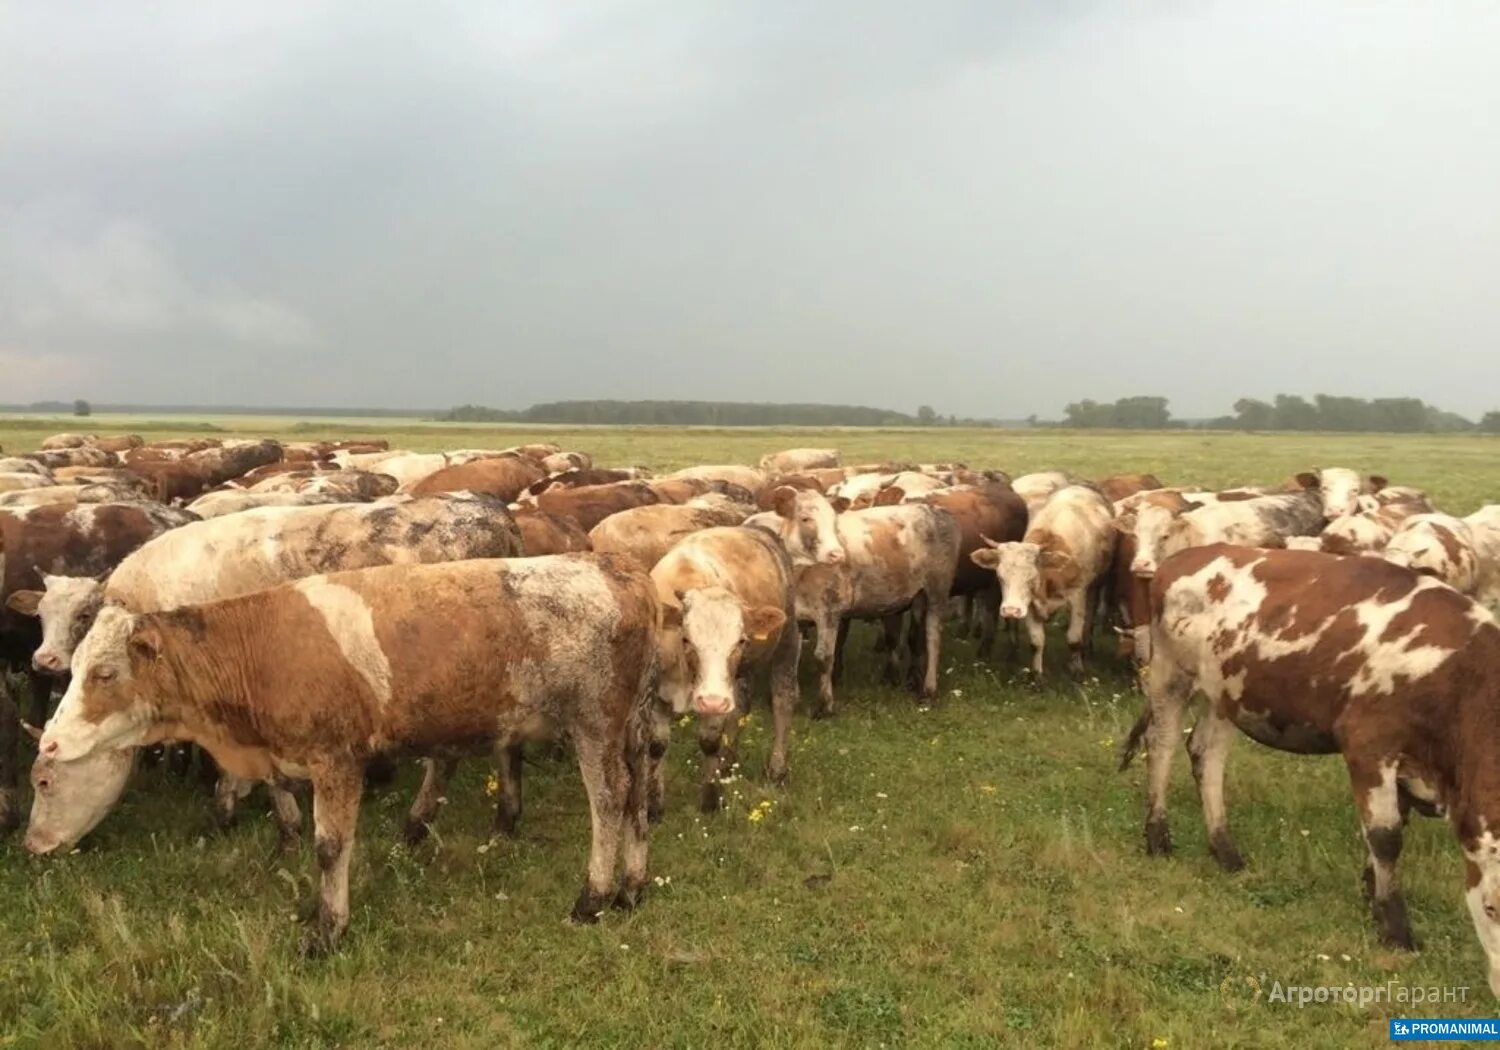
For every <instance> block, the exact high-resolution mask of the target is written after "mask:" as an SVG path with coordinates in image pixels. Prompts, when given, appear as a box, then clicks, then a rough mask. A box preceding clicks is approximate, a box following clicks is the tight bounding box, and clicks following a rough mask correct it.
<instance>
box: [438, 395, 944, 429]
mask: <svg viewBox="0 0 1500 1050" xmlns="http://www.w3.org/2000/svg"><path fill="white" fill-rule="evenodd" d="M923 407H924V408H926V406H923ZM927 413H930V415H924V416H923V417H922V418H919V417H917V416H909V415H907V414H906V413H904V412H894V411H891V410H890V409H885V408H867V407H866V406H864V405H805V404H786V405H778V404H760V403H751V402H740V401H547V402H543V403H541V404H536V405H532V406H531V407H530V408H523V409H520V410H518V411H509V410H506V409H498V408H486V407H484V406H483V405H459V406H458V407H457V408H454V409H451V410H449V411H448V412H445V413H443V414H442V415H441V416H440V417H439V418H440V419H441V420H442V421H443V422H452V423H572V424H584V425H588V424H610V425H621V424H660V425H668V426H706V427H743V426H843V427H890V426H914V425H917V424H919V423H922V424H929V425H930V424H931V423H933V422H934V421H935V420H936V413H934V412H933V411H932V409H930V408H927Z"/></svg>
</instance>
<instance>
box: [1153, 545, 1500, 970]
mask: <svg viewBox="0 0 1500 1050" xmlns="http://www.w3.org/2000/svg"><path fill="white" fill-rule="evenodd" d="M1152 596H1153V601H1154V605H1155V608H1156V614H1155V616H1154V618H1153V621H1152V657H1151V665H1150V669H1149V671H1148V673H1147V676H1146V680H1145V686H1146V692H1147V696H1148V697H1149V701H1150V707H1149V710H1148V712H1147V715H1146V717H1145V718H1144V719H1143V722H1144V727H1142V726H1138V728H1137V731H1136V733H1134V734H1132V735H1133V737H1138V736H1139V734H1140V731H1141V729H1142V728H1144V729H1145V731H1146V732H1147V735H1148V741H1149V759H1150V769H1149V773H1148V780H1149V787H1148V815H1147V820H1146V844H1147V849H1148V851H1149V852H1151V853H1155V854H1162V853H1167V852H1169V851H1170V850H1171V836H1170V834H1169V832H1168V827H1167V810H1166V803H1167V786H1168V782H1169V779H1170V766H1171V761H1172V756H1173V754H1174V752H1175V751H1176V749H1177V746H1178V742H1179V741H1180V740H1181V739H1182V737H1181V725H1182V717H1183V711H1184V709H1185V708H1186V706H1187V705H1188V703H1189V702H1190V701H1191V700H1192V698H1193V696H1194V695H1195V694H1202V696H1203V697H1204V698H1205V699H1206V701H1207V709H1206V710H1205V711H1204V713H1203V715H1202V717H1201V718H1200V719H1199V721H1198V724H1197V725H1196V726H1195V727H1194V729H1193V733H1192V737H1191V739H1190V741H1189V743H1188V752H1189V755H1190V756H1191V757H1192V765H1193V773H1194V776H1195V779H1196V780H1197V782H1198V788H1199V793H1200V795H1201V796H1202V802H1203V815H1204V820H1205V822H1206V824H1207V826H1208V832H1209V844H1210V850H1211V852H1212V854H1213V856H1214V858H1215V859H1216V860H1217V861H1218V862H1219V864H1220V866H1222V867H1224V868H1226V869H1229V870H1234V869H1237V868H1239V867H1241V866H1242V864H1243V863H1244V862H1243V860H1242V859H1241V857H1240V854H1239V851H1238V850H1237V849H1236V848H1235V845H1234V842H1233V840H1232V839H1231V837H1230V834H1229V827H1228V822H1227V819H1226V816H1225V805H1224V766H1225V757H1226V754H1227V751H1228V748H1229V743H1230V741H1231V739H1232V736H1233V734H1232V732H1231V727H1232V726H1238V727H1239V728H1240V730H1241V731H1243V732H1244V733H1245V734H1246V735H1248V736H1250V737H1251V738H1252V739H1255V740H1258V741H1259V742H1261V743H1263V744H1266V745H1268V746H1270V747H1274V748H1277V749H1278V750H1282V751H1291V752H1294V753H1299V754H1334V753H1338V754H1342V756H1343V758H1344V764H1345V766H1346V767H1347V768H1348V771H1349V780H1350V784H1351V786H1352V787H1353V790H1354V800H1355V805H1356V808H1357V810H1358V812H1359V817H1360V821H1361V823H1362V825H1363V827H1364V836H1365V842H1366V844H1367V846H1368V849H1369V857H1368V859H1367V860H1366V862H1365V871H1364V882H1365V890H1366V894H1367V896H1368V898H1369V899H1370V902H1371V908H1372V912H1373V915H1374V919H1375V923H1376V925H1377V927H1378V928H1379V931H1380V936H1381V939H1382V940H1383V941H1385V942H1386V943H1387V944H1391V945H1393V946H1396V947H1401V948H1408V949H1409V948H1411V947H1413V944H1414V941H1413V939H1412V935H1411V928H1410V926H1409V924H1408V922H1407V917H1406V905H1405V903H1404V901H1403V898H1402V895H1401V889H1400V884H1399V881H1398V879H1397V872H1396V862H1397V858H1398V857H1399V856H1400V853H1401V844H1402V829H1403V827H1404V825H1405V823H1406V819H1407V816H1408V814H1409V812H1410V810H1411V809H1412V808H1416V809H1418V810H1420V811H1422V812H1426V813H1437V814H1445V815H1446V816H1447V817H1448V821H1449V823H1450V825H1451V826H1452V828H1453V830H1454V832H1455V833H1456V834H1457V836H1458V839H1459V844H1460V846H1461V847H1462V849H1463V852H1464V857H1465V869H1466V874H1467V880H1466V881H1467V886H1468V891H1467V900H1468V905H1469V913H1470V915H1471V916H1472V918H1473V920H1474V924H1475V928H1476V930H1477V932H1478V934H1479V940H1480V944H1481V945H1482V946H1483V947H1484V950H1485V953H1486V955H1487V956H1488V959H1489V979H1490V987H1491V988H1492V989H1493V990H1494V991H1495V992H1496V994H1500V840H1497V838H1496V831H1495V830H1494V829H1497V828H1500V759H1497V756H1500V627H1497V626H1496V624H1495V622H1494V620H1493V619H1492V618H1491V617H1490V616H1489V614H1487V613H1486V612H1485V611H1484V610H1483V609H1481V608H1480V607H1479V606H1477V605H1476V604H1474V603H1473V602H1472V601H1470V600H1469V599H1468V598H1465V597H1464V596H1462V595H1460V594H1458V593H1456V592H1455V591H1453V590H1451V589H1450V588H1447V587H1444V586H1442V585H1441V584H1439V583H1438V582H1437V581H1436V580H1432V579H1428V578H1424V577H1422V576H1420V575H1418V574H1416V573H1414V572H1412V571H1410V570H1408V569H1405V568H1402V567H1399V566H1394V565H1390V564H1388V563H1386V562H1384V561H1381V560H1380V559H1376V558H1336V557H1332V556H1330V555H1326V554H1318V553H1309V552H1302V551H1277V550H1246V549H1244V548H1241V547H1234V546H1229V545H1227V544H1216V545H1214V546H1210V547H1201V548H1196V549H1193V550H1189V551H1185V552H1183V553H1181V554H1178V555H1175V556H1174V557H1172V558H1170V559H1169V560H1167V561H1165V562H1163V563H1162V565H1161V567H1160V569H1159V570H1158V572H1157V574H1156V577H1155V579H1154V580H1153V582H1152ZM1132 746H1133V744H1128V745H1127V749H1129V748H1130V747H1132ZM1128 757H1129V750H1127V753H1126V758H1127V760H1128Z"/></svg>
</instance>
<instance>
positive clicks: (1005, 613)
mask: <svg viewBox="0 0 1500 1050" xmlns="http://www.w3.org/2000/svg"><path fill="white" fill-rule="evenodd" d="M1000 615H1001V617H1003V618H1004V619H1007V620H1021V619H1024V618H1025V616H1026V610H1025V609H1023V608H1021V607H1020V606H1019V605H1003V606H1001V607H1000Z"/></svg>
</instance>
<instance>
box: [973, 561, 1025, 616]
mask: <svg viewBox="0 0 1500 1050" xmlns="http://www.w3.org/2000/svg"><path fill="white" fill-rule="evenodd" d="M969 558H970V560H972V561H973V562H974V564H975V565H978V566H981V567H982V568H986V569H993V570H994V571H995V575H996V576H997V577H999V579H1000V596H1001V597H1000V615H1001V616H1003V617H1005V618H1006V619H1007V620H1019V619H1022V618H1023V617H1025V615H1026V614H1027V612H1029V611H1030V609H1031V606H1032V604H1033V603H1035V602H1036V600H1037V599H1038V598H1039V597H1040V596H1041V582H1042V564H1041V562H1042V548H1041V547H1039V546H1037V545H1036V544H1035V543H1015V542H1012V543H1000V544H995V545H993V546H991V547H988V548H983V547H982V548H980V549H979V550H977V551H975V552H974V553H973V554H971V555H969Z"/></svg>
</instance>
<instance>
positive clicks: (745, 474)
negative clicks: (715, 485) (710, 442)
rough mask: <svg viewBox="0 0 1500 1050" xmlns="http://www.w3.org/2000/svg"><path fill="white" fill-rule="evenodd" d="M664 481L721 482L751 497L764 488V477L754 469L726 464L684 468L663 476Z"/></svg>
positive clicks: (735, 464)
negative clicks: (685, 479)
mask: <svg viewBox="0 0 1500 1050" xmlns="http://www.w3.org/2000/svg"><path fill="white" fill-rule="evenodd" d="M664 477H665V478H666V479H673V480H675V479H678V478H690V479H693V480H697V481H723V482H726V483H728V484H730V485H738V486H739V487H740V488H742V489H744V490H745V491H746V492H749V493H750V494H751V495H752V496H753V495H754V494H756V493H758V492H759V491H760V490H761V489H763V488H765V487H766V475H765V474H764V473H763V472H762V471H759V470H756V469H755V468H754V467H742V466H740V465H739V464H737V463H727V464H719V465H712V466H703V467H684V468H683V469H682V470H674V471H673V472H672V473H670V474H667V475H665V476H664Z"/></svg>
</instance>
